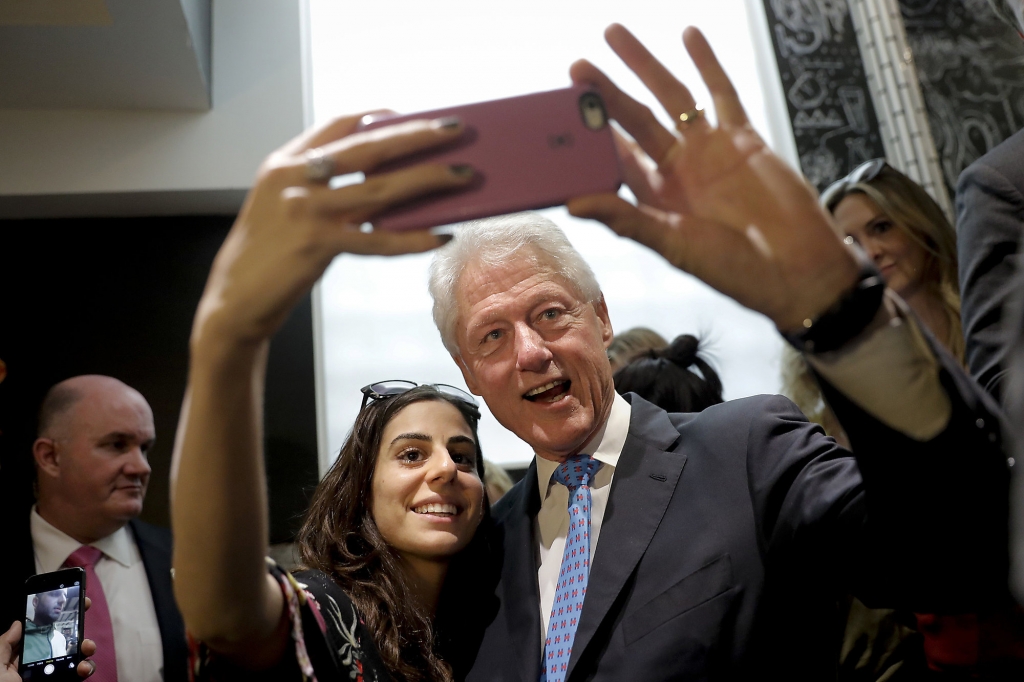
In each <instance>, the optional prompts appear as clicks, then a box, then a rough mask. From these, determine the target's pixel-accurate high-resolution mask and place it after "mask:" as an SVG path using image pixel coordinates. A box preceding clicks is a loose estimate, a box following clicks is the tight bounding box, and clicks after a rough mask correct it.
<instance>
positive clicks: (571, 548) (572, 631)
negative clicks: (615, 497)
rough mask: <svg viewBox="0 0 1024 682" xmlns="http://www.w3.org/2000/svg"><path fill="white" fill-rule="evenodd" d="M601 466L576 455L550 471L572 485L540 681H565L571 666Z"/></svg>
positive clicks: (585, 593)
mask: <svg viewBox="0 0 1024 682" xmlns="http://www.w3.org/2000/svg"><path fill="white" fill-rule="evenodd" d="M600 467H601V463H600V462H598V461H597V460H596V459H594V458H593V457H591V456H590V455H573V456H572V457H570V458H568V459H567V460H566V461H565V462H563V463H562V464H560V465H559V466H558V468H557V469H555V473H553V474H552V475H551V478H553V479H554V480H556V481H558V482H559V483H561V484H562V485H564V486H565V487H567V488H568V489H569V533H568V535H566V536H565V552H564V553H563V554H562V568H561V570H559V572H558V585H557V587H556V589H555V601H554V603H552V605H551V618H550V620H549V621H548V634H547V637H545V638H544V669H543V671H542V672H541V674H540V682H563V680H565V673H566V671H567V670H568V669H569V655H570V654H571V653H572V643H573V638H574V637H575V636H576V626H577V625H578V624H579V621H580V612H581V611H583V598H584V597H585V596H586V595H587V578H588V576H589V575H590V482H591V481H593V480H594V474H596V473H597V470H598V469H599V468H600Z"/></svg>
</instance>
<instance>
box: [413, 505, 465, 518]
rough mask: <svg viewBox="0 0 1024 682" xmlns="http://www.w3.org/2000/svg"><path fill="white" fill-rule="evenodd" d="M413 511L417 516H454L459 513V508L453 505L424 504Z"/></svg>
mask: <svg viewBox="0 0 1024 682" xmlns="http://www.w3.org/2000/svg"><path fill="white" fill-rule="evenodd" d="M413 511H414V512H416V513H417V514H451V515H452V516H454V515H455V514H458V513H459V508H458V507H456V506H455V505H454V504H436V503H435V504H424V505H421V506H419V507H413Z"/></svg>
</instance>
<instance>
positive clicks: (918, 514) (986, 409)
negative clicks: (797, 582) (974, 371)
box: [819, 337, 1009, 613]
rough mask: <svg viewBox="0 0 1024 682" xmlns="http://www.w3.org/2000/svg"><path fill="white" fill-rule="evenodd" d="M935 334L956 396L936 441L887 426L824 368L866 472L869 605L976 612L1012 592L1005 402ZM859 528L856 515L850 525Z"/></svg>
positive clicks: (858, 555)
mask: <svg viewBox="0 0 1024 682" xmlns="http://www.w3.org/2000/svg"><path fill="white" fill-rule="evenodd" d="M928 342H929V343H930V344H931V346H932V349H933V352H934V353H935V355H936V357H937V358H938V360H939V363H940V372H939V380H940V382H941V385H942V388H943V390H945V392H946V394H947V395H948V396H949V398H950V402H951V405H952V413H951V416H950V420H949V423H948V424H947V426H946V428H945V429H944V430H943V431H942V432H941V433H939V434H938V435H937V436H935V437H934V438H932V439H931V440H928V441H923V442H922V441H917V440H914V439H913V438H910V437H908V436H905V435H904V434H902V433H900V432H898V431H895V430H893V429H891V428H889V427H887V426H885V425H884V424H882V423H881V422H879V421H878V420H877V419H875V418H874V417H872V416H871V415H870V414H868V413H867V412H865V411H864V410H862V409H860V408H859V407H858V406H857V405H855V404H853V403H852V402H851V401H850V400H848V399H846V397H845V396H844V395H843V394H842V393H840V392H839V391H838V390H836V389H835V388H834V387H833V386H831V385H830V384H829V383H828V382H827V381H824V380H823V379H821V378H820V377H819V381H820V382H821V385H822V390H823V393H824V395H825V398H826V399H827V400H828V402H829V404H830V405H831V406H832V408H833V410H834V411H835V412H836V415H837V416H838V417H839V420H840V422H841V423H842V425H843V427H844V428H845V430H846V432H847V434H848V435H849V437H850V442H851V444H852V447H853V451H854V453H855V456H856V460H857V465H858V470H859V473H860V476H861V477H862V481H863V483H862V485H863V491H864V497H863V505H864V506H863V509H862V511H861V523H862V524H863V525H862V528H861V529H860V530H859V532H854V533H853V534H852V535H851V536H850V540H851V547H854V548H855V549H856V551H854V552H852V554H851V555H850V556H849V557H848V560H849V562H850V566H851V570H852V574H851V576H850V579H851V581H852V585H853V587H854V594H856V595H857V596H859V597H861V599H862V600H863V601H864V602H865V603H867V604H868V605H870V606H876V605H877V606H896V607H906V608H909V609H911V610H913V611H916V612H922V613H941V612H950V611H977V610H979V609H981V608H983V607H984V606H985V605H987V604H990V603H993V602H995V601H998V600H1000V599H1003V598H1005V595H1006V578H1007V571H1008V553H1007V533H1008V530H1007V524H1008V514H1009V510H1008V501H1007V500H1008V486H1009V469H1008V467H1007V462H1006V456H1005V455H1004V453H1003V449H1002V438H1001V432H1000V423H999V417H998V414H999V410H998V407H997V406H996V405H995V403H994V401H993V400H992V399H991V397H990V396H988V395H987V394H986V393H985V392H984V391H982V390H981V388H980V387H978V385H977V384H976V383H975V382H974V381H972V380H971V379H970V378H968V377H967V376H966V375H965V374H964V372H963V370H961V369H960V367H959V365H958V363H957V362H956V361H955V360H954V359H953V358H952V357H950V356H949V355H948V354H947V353H946V352H945V351H944V350H942V349H940V348H939V346H938V344H937V343H936V342H935V341H934V339H931V338H930V337H929V338H928ZM893 389H894V390H896V389H898V387H893ZM844 511H845V510H844ZM851 520H852V519H851ZM851 529H853V526H851V523H850V520H848V521H847V523H846V525H845V526H842V530H844V531H846V532H849V531H850V530H851Z"/></svg>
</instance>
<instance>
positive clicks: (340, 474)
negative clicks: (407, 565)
mask: <svg viewBox="0 0 1024 682" xmlns="http://www.w3.org/2000/svg"><path fill="white" fill-rule="evenodd" d="M424 400H438V401H444V402H447V403H449V404H451V405H453V406H454V407H455V408H456V409H458V410H459V412H460V413H461V414H462V416H463V417H464V418H465V420H466V423H467V424H468V425H469V428H470V430H471V431H472V432H473V439H474V440H475V441H476V442H477V458H476V469H477V473H478V474H479V476H480V480H481V481H483V476H484V474H483V461H484V460H483V455H482V454H481V453H480V452H479V448H480V446H479V442H480V441H479V439H478V438H477V423H478V422H479V420H480V411H479V410H478V409H477V408H476V407H475V406H473V405H470V404H469V403H466V402H463V401H461V400H458V399H456V398H453V397H451V396H448V395H446V394H444V393H441V392H440V391H438V390H437V389H436V388H434V387H432V386H419V387H417V388H414V389H412V390H410V391H407V392H406V393H402V394H400V395H397V396H394V397H390V398H385V399H382V400H376V401H373V402H371V403H370V404H368V405H367V406H366V407H365V408H363V409H362V410H361V411H360V412H359V416H357V417H356V421H355V424H354V425H353V426H352V432H351V433H350V434H349V436H348V438H347V439H346V441H345V444H344V445H343V446H342V448H341V454H340V455H339V456H338V459H337V461H335V463H334V465H333V466H332V467H331V468H330V470H329V471H328V472H327V475H326V476H324V478H323V480H322V481H321V482H320V484H319V485H318V486H317V488H316V491H315V492H314V494H313V500H312V503H311V504H310V507H309V511H308V512H307V513H306V518H305V521H304V522H303V524H302V530H301V531H300V532H299V537H298V542H299V551H300V552H301V556H302V561H303V562H304V563H305V564H306V566H308V567H309V568H312V569H317V570H320V571H323V572H324V573H326V574H327V575H329V576H331V577H332V578H333V579H334V581H335V582H336V583H337V584H338V585H339V586H340V587H341V588H342V589H343V590H344V591H345V594H347V595H348V596H349V598H350V599H351V600H352V602H353V603H354V604H355V606H356V608H357V609H358V610H359V613H360V615H361V616H362V618H363V621H364V623H365V625H366V628H367V629H368V630H369V631H370V633H371V635H372V636H373V640H374V643H375V644H376V646H377V650H378V651H379V652H380V657H381V660H382V661H383V663H384V665H385V666H387V668H388V670H389V671H390V672H391V675H392V676H393V677H394V678H395V680H398V681H399V682H421V681H431V682H433V681H444V682H448V681H450V680H451V679H452V668H451V666H450V665H449V664H448V663H447V662H445V661H444V660H442V658H441V656H440V655H439V654H438V652H437V650H438V647H437V636H436V632H435V630H434V627H433V625H432V623H431V616H430V614H428V613H424V612H423V611H421V610H420V609H417V608H416V607H415V603H416V602H415V600H414V599H413V598H412V595H411V592H410V590H409V587H408V585H407V584H406V579H405V576H404V573H403V570H402V567H401V559H400V558H399V556H398V553H397V552H396V551H395V550H394V549H392V548H391V547H390V546H389V545H388V543H387V542H386V541H385V540H384V538H383V536H381V533H380V530H378V528H377V524H376V523H375V522H374V520H373V514H372V512H371V510H372V504H371V491H372V490H373V485H372V482H373V472H374V469H375V468H376V464H377V455H378V452H379V451H380V445H381V436H382V434H383V433H384V428H385V427H386V426H387V424H388V422H390V421H391V419H392V418H393V417H394V416H395V415H396V414H398V412H399V411H400V410H401V409H402V408H404V407H407V406H408V405H411V404H412V403H416V402H421V401H424ZM483 512H484V514H485V516H486V515H487V514H488V512H487V505H486V502H484V503H483Z"/></svg>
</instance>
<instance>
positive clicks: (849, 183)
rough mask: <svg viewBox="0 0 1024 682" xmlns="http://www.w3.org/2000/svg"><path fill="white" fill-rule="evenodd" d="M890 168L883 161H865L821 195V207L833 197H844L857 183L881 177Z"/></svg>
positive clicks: (826, 204)
mask: <svg viewBox="0 0 1024 682" xmlns="http://www.w3.org/2000/svg"><path fill="white" fill-rule="evenodd" d="M891 167H892V166H890V165H889V164H888V163H887V162H886V160H885V159H871V160H870V161H865V162H864V163H862V164H861V165H859V166H857V167H856V168H854V169H853V170H852V171H850V173H849V174H848V175H847V176H846V177H843V178H840V179H839V180H836V181H835V182H833V183H832V184H831V185H829V186H828V187H827V188H826V189H825V191H824V192H822V193H821V204H822V206H828V205H829V204H830V203H831V202H832V200H833V199H834V198H835V197H837V196H842V195H845V194H846V192H847V191H848V190H849V188H850V187H853V186H854V185H856V184H858V183H861V182H871V181H872V180H874V179H875V178H877V177H878V176H879V175H881V174H882V171H883V170H885V169H886V168H891Z"/></svg>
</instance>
